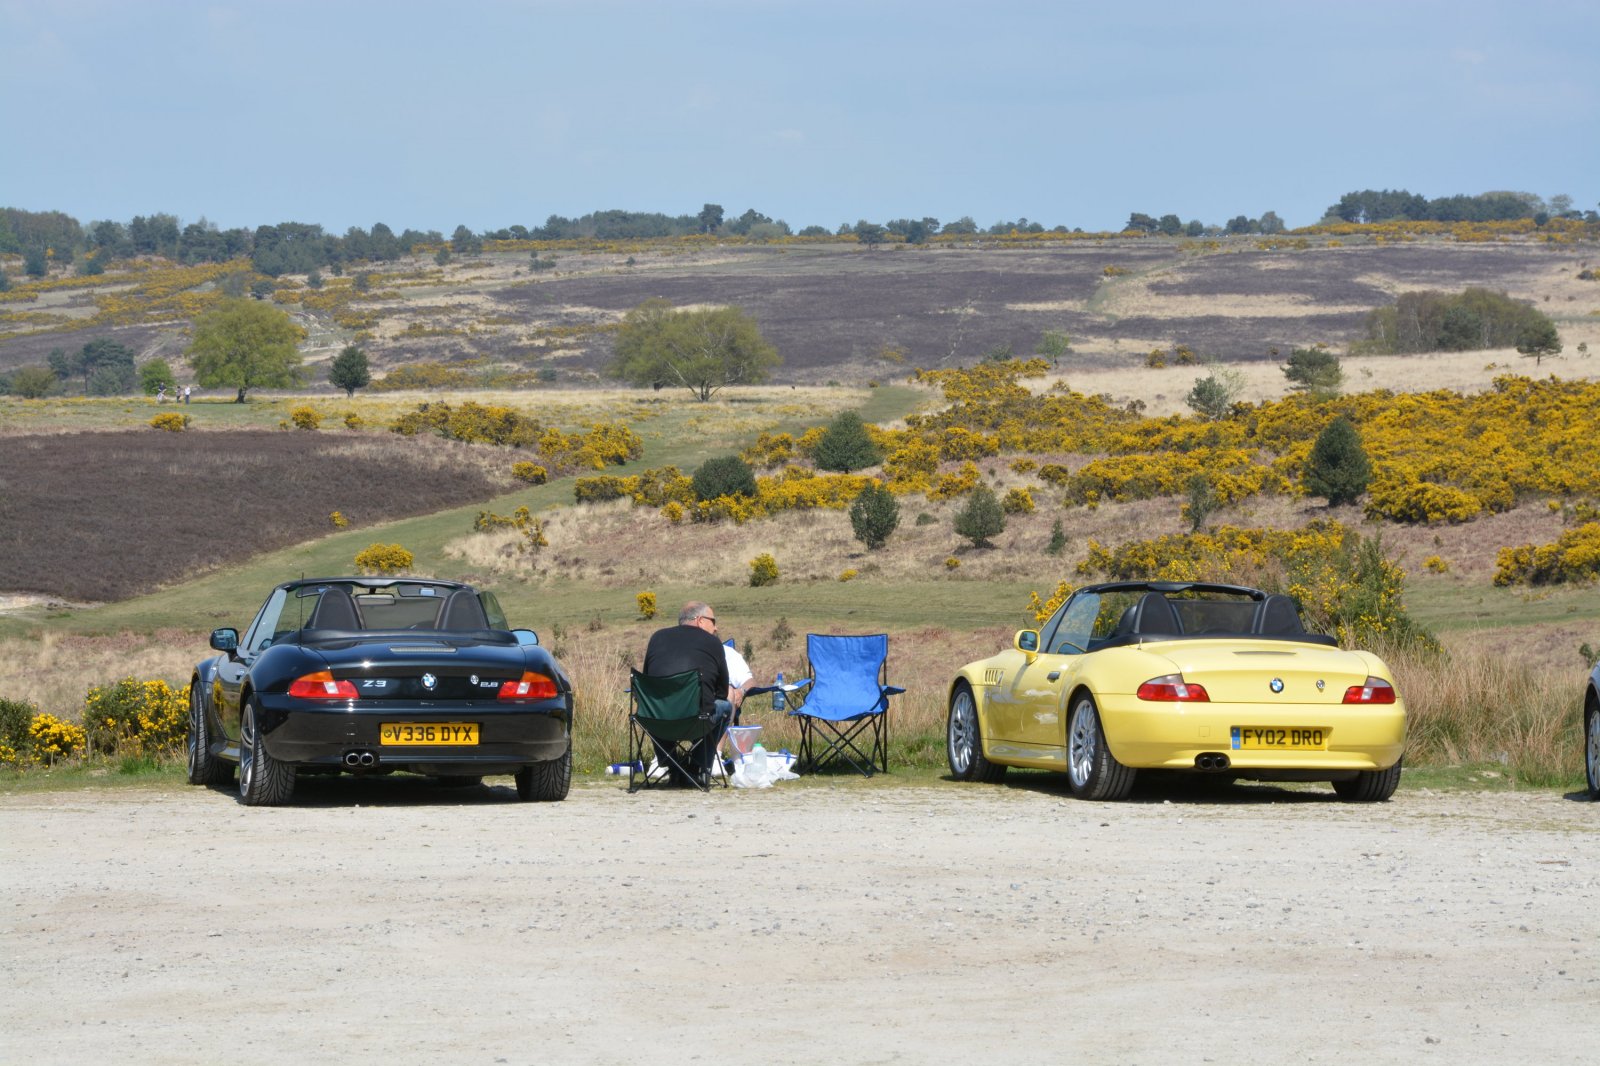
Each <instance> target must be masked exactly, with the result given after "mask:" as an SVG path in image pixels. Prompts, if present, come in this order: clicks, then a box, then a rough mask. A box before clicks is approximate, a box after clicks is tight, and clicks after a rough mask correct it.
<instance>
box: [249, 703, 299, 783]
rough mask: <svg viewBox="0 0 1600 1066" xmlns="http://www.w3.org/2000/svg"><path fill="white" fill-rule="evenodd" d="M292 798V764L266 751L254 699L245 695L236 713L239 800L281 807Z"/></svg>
mask: <svg viewBox="0 0 1600 1066" xmlns="http://www.w3.org/2000/svg"><path fill="white" fill-rule="evenodd" d="M293 798H294V766H293V765H292V764H290V763H282V762H279V761H278V760H277V759H274V758H273V757H272V756H271V755H268V754H267V747H266V745H265V744H264V743H263V742H262V736H261V730H260V728H258V726H257V724H256V703H255V699H254V698H251V699H248V700H246V701H245V703H244V709H243V710H242V711H241V712H240V714H239V802H241V803H243V804H245V805H246V806H248V807H281V806H282V805H283V804H285V803H288V802H289V801H290V800H291V799H293Z"/></svg>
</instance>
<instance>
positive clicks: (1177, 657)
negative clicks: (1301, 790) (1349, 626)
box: [947, 581, 1406, 802]
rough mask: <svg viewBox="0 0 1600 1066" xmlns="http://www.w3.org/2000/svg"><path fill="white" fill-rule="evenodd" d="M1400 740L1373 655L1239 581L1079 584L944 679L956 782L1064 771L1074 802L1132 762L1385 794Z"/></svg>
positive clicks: (1394, 780)
mask: <svg viewBox="0 0 1600 1066" xmlns="http://www.w3.org/2000/svg"><path fill="white" fill-rule="evenodd" d="M1405 741H1406V712H1405V704H1404V703H1402V702H1401V700H1400V694H1399V692H1397V691H1396V689H1395V683H1394V676H1393V675H1392V674H1391V673H1390V672H1389V668H1388V667H1387V666H1385V665H1384V664H1383V661H1382V660H1381V659H1379V658H1378V657H1377V656H1376V655H1373V654H1371V653H1370V652H1364V651H1344V650H1341V649H1340V648H1339V647H1338V645H1337V643H1336V642H1335V641H1334V639H1333V638H1332V637H1326V636H1321V635H1317V634H1312V633H1307V632H1306V631H1305V628H1304V626H1303V624H1302V622H1301V620H1300V612H1299V610H1298V609H1297V608H1296V607H1295V604H1294V601H1293V600H1291V599H1290V598H1289V597H1287V596H1282V595H1269V594H1267V593H1265V592H1262V591H1261V590H1259V589H1252V588H1245V587H1243V586H1239V585H1217V584H1204V583H1191V582H1161V581H1124V582H1115V583H1112V584H1103V585H1088V586H1085V587H1083V588H1080V589H1078V590H1077V591H1076V592H1074V593H1073V594H1072V595H1071V597H1070V598H1068V600H1067V602H1066V603H1064V604H1062V605H1061V607H1060V608H1059V609H1058V610H1057V611H1056V612H1055V613H1054V614H1053V615H1051V616H1050V619H1049V621H1047V622H1046V623H1045V624H1044V627H1043V628H1042V629H1037V630H1035V629H1024V630H1021V631H1019V632H1018V633H1017V635H1016V637H1015V639H1014V640H1013V641H1012V646H1011V647H1010V648H1008V649H1006V650H1005V651H1002V652H1000V653H999V654H998V655H994V656H992V657H990V658H988V659H980V660H978V661H977V662H974V663H968V664H967V665H966V666H964V667H962V668H961V670H960V672H959V673H958V674H957V675H956V678H955V681H954V682H953V683H952V684H951V686H950V717H949V725H948V730H947V749H948V753H949V757H950V770H951V772H952V773H953V774H954V776H955V777H956V778H957V779H958V780H961V781H999V780H1000V779H1001V778H1002V777H1004V776H1005V772H1006V768H1007V767H1010V766H1021V767H1031V768H1035V769H1042V770H1065V771H1066V773H1067V777H1068V779H1069V781H1070V782H1071V785H1072V791H1073V793H1074V794H1075V795H1077V796H1079V797H1080V798H1083V799H1099V800H1115V799H1122V798H1123V797H1125V796H1127V795H1128V793H1129V791H1130V790H1131V789H1132V788H1133V782H1134V777H1135V775H1136V774H1137V772H1138V771H1139V770H1141V769H1159V770H1182V771H1189V772H1197V773H1202V774H1217V775H1227V776H1230V777H1234V778H1253V779H1256V780H1267V781H1331V782H1332V783H1333V788H1334V791H1335V792H1337V793H1338V795H1339V797H1340V798H1341V799H1345V800H1355V801H1363V802H1374V801H1379V800H1386V799H1388V798H1389V797H1390V796H1391V795H1393V794H1394V790H1395V786H1397V785H1398V784H1399V783H1400V757H1401V753H1402V751H1403V749H1404V748H1405Z"/></svg>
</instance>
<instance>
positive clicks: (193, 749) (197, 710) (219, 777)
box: [188, 681, 233, 785]
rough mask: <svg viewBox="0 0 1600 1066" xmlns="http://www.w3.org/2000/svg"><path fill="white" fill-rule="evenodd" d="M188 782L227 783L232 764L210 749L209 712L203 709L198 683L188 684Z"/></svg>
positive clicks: (229, 779)
mask: <svg viewBox="0 0 1600 1066" xmlns="http://www.w3.org/2000/svg"><path fill="white" fill-rule="evenodd" d="M188 756H189V784H191V785H226V784H227V783H228V782H229V781H232V780H233V764H232V763H230V762H229V761H228V760H227V759H224V758H221V757H219V756H217V755H214V754H212V752H211V715H210V712H208V711H207V710H206V704H205V696H204V695H202V694H201V692H200V683H199V682H198V681H191V682H190V683H189V738H188Z"/></svg>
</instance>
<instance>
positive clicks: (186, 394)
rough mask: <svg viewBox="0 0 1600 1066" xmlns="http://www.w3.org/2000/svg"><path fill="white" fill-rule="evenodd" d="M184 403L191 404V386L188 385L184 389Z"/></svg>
mask: <svg viewBox="0 0 1600 1066" xmlns="http://www.w3.org/2000/svg"><path fill="white" fill-rule="evenodd" d="M183 402H184V403H188V402H189V386H187V385H185V386H184V387H183Z"/></svg>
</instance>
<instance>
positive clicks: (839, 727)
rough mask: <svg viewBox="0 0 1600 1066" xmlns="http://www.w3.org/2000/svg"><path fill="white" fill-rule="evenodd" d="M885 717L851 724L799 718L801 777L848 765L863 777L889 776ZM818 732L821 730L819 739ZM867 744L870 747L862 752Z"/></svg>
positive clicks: (867, 718)
mask: <svg viewBox="0 0 1600 1066" xmlns="http://www.w3.org/2000/svg"><path fill="white" fill-rule="evenodd" d="M885 718H886V715H883V714H875V715H869V716H867V717H864V718H858V719H856V720H854V721H851V722H845V723H834V722H830V721H828V720H826V719H819V718H807V717H804V716H802V717H801V718H800V761H801V764H802V766H803V769H802V771H801V772H802V773H816V772H817V771H818V770H820V769H822V768H823V767H825V766H830V765H834V764H836V763H840V762H843V763H846V764H848V765H849V766H850V768H851V769H853V770H855V772H856V773H858V774H860V775H861V776H862V777H871V776H872V775H873V774H874V773H879V772H882V773H888V772H889V751H888V731H887V728H886V726H887V722H886V721H885V720H884V719H885ZM818 730H822V733H821V735H820V736H819V734H818ZM867 740H870V741H871V743H870V744H867V745H866V750H862V748H863V744H865V742H866V741H867Z"/></svg>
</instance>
